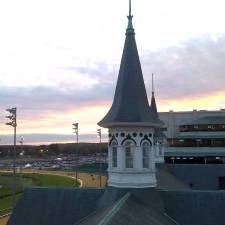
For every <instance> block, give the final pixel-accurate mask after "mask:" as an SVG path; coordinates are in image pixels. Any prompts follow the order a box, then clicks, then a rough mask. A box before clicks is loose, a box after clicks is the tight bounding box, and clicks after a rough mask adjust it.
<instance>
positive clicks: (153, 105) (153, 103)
mask: <svg viewBox="0 0 225 225" xmlns="http://www.w3.org/2000/svg"><path fill="white" fill-rule="evenodd" d="M151 110H152V112H153V113H154V115H155V116H156V117H157V118H158V117H159V115H158V111H157V106H156V100H155V92H154V74H153V73H152V99H151Z"/></svg>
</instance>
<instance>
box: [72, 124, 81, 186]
mask: <svg viewBox="0 0 225 225" xmlns="http://www.w3.org/2000/svg"><path fill="white" fill-rule="evenodd" d="M72 125H73V128H72V129H74V132H73V133H74V134H75V135H76V143H77V147H76V165H75V179H76V182H78V171H77V170H78V134H79V132H78V123H73V124H72Z"/></svg>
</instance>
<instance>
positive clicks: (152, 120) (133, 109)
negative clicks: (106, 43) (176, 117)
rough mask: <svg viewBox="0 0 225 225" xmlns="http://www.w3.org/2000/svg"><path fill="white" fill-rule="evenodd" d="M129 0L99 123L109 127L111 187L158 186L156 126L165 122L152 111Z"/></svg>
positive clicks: (109, 176) (109, 174) (109, 184)
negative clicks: (111, 90) (112, 83)
mask: <svg viewBox="0 0 225 225" xmlns="http://www.w3.org/2000/svg"><path fill="white" fill-rule="evenodd" d="M132 18H133V16H132V14H131V0H129V15H128V27H127V30H126V40H125V44H124V50H123V56H122V60H121V64H120V71H119V76H118V80H117V86H116V91H115V95H114V100H113V104H112V106H111V108H110V110H109V112H108V113H107V114H106V116H105V117H104V118H103V119H102V120H101V121H100V122H99V123H98V124H99V125H100V126H102V127H106V128H109V145H108V156H109V166H108V186H113V187H121V188H123V187H124V188H147V187H155V186H156V177H155V150H154V144H153V136H154V128H156V127H162V125H163V123H162V122H161V121H160V120H159V119H158V118H157V117H156V116H155V115H154V113H153V112H152V110H151V108H150V106H149V103H148V98H147V94H146V90H145V85H144V80H143V75H142V70H141V64H140V60H139V56H138V50H137V46H136V41H135V32H134V28H133V24H132Z"/></svg>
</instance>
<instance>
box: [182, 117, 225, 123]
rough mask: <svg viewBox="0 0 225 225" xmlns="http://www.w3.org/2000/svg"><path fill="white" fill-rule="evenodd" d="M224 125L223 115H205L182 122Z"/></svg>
mask: <svg viewBox="0 0 225 225" xmlns="http://www.w3.org/2000/svg"><path fill="white" fill-rule="evenodd" d="M205 124H210V125H219V124H224V125H225V116H206V117H203V118H200V119H197V120H193V121H191V122H187V123H184V124H183V125H205Z"/></svg>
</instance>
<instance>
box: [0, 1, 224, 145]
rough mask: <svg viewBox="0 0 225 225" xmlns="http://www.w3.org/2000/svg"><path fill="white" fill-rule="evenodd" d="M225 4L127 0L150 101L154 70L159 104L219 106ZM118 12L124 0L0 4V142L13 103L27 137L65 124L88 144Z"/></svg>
mask: <svg viewBox="0 0 225 225" xmlns="http://www.w3.org/2000/svg"><path fill="white" fill-rule="evenodd" d="M224 9H225V1H224V0H170V1H168V0H133V9H132V14H133V15H134V19H133V23H134V27H135V32H136V41H137V45H138V50H139V55H140V60H141V64H142V69H143V75H144V80H145V85H146V89H147V93H148V97H149V99H150V98H151V73H152V72H153V73H154V74H155V89H156V99H157V105H158V110H159V111H168V110H170V109H173V110H174V111H177V110H182V111H184V110H193V109H208V110H211V109H213V110H219V109H220V108H225V14H224ZM127 14H128V0H113V1H112V0H111V1H110V0H95V1H94V0H20V1H18V0H7V1H0V138H1V142H0V144H5V143H8V142H10V139H9V138H8V135H9V134H11V132H12V128H10V127H7V126H5V122H6V121H7V120H6V119H5V115H6V113H5V109H6V108H9V107H14V106H16V107H18V136H19V135H24V138H25V142H26V140H27V143H30V142H32V141H35V142H36V143H38V142H51V141H53V142H57V141H58V142H61V141H64V140H63V138H64V137H65V140H66V141H72V140H73V136H72V129H71V128H72V126H71V124H72V123H73V122H79V127H80V129H79V131H80V134H81V136H80V138H81V141H97V138H96V129H97V128H98V127H97V122H98V121H99V120H100V119H101V118H102V117H103V116H104V115H105V114H106V112H107V111H108V109H109V107H110V106H111V103H112V100H113V95H114V90H115V85H116V79H117V75H118V70H119V64H120V60H121V55H122V50H123V44H124V39H125V29H126V26H127V19H126V15H127ZM103 131H104V133H106V130H103ZM37 134H38V135H37ZM47 134H48V135H47ZM54 134H58V136H57V135H55V136H54ZM60 135H61V136H60ZM63 135H65V136H63ZM67 135H69V136H67ZM26 136H27V137H29V138H28V139H26ZM57 137H58V139H57ZM32 138H33V140H32Z"/></svg>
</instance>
